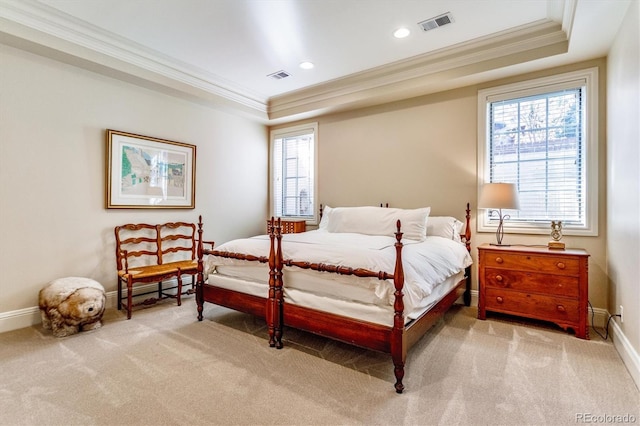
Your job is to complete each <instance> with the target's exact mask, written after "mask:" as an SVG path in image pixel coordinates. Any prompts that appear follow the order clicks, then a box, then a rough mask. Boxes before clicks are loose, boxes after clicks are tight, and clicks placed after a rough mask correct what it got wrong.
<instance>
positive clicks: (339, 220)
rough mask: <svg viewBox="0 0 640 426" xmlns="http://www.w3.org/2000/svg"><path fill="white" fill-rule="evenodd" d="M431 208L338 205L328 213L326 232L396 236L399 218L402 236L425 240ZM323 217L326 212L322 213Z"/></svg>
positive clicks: (409, 238)
mask: <svg viewBox="0 0 640 426" xmlns="http://www.w3.org/2000/svg"><path fill="white" fill-rule="evenodd" d="M430 211H431V208H430V207H423V208H420V209H396V208H384V207H370V206H364V207H336V208H333V209H331V212H330V215H329V216H328V219H329V220H328V223H327V231H329V232H336V233H339V232H354V233H358V234H366V235H389V236H393V235H394V233H395V232H396V230H397V227H396V222H397V221H398V220H400V222H401V231H402V233H403V238H406V239H408V240H415V241H424V240H425V239H426V235H427V219H428V218H429V212H430ZM322 217H323V219H324V212H323V215H322Z"/></svg>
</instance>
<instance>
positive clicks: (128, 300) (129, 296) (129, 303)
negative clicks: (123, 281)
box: [127, 275, 133, 319]
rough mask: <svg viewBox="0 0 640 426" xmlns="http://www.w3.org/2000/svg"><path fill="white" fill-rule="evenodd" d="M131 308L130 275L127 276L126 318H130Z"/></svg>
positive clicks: (131, 285)
mask: <svg viewBox="0 0 640 426" xmlns="http://www.w3.org/2000/svg"><path fill="white" fill-rule="evenodd" d="M132 310H133V283H132V282H131V275H129V276H127V319H131V311H132Z"/></svg>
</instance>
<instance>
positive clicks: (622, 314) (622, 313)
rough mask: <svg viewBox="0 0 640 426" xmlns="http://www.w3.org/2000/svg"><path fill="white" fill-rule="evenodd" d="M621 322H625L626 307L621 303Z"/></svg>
mask: <svg viewBox="0 0 640 426" xmlns="http://www.w3.org/2000/svg"><path fill="white" fill-rule="evenodd" d="M620 322H621V323H622V322H624V307H623V306H622V305H620Z"/></svg>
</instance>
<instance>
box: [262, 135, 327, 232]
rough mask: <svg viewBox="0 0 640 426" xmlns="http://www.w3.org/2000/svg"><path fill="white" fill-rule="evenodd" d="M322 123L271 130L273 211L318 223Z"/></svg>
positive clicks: (276, 215) (284, 215) (291, 217)
mask: <svg viewBox="0 0 640 426" xmlns="http://www.w3.org/2000/svg"><path fill="white" fill-rule="evenodd" d="M317 134H318V124H317V123H311V124H307V125H303V126H296V127H290V128H286V129H278V130H274V131H272V132H271V214H272V215H273V216H275V217H282V218H287V219H304V220H306V221H307V222H309V223H312V224H315V223H317V206H316V194H317V184H316V182H317V179H316V170H317V167H316V158H317V155H316V153H317V149H318V148H317Z"/></svg>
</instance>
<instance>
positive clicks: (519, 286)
mask: <svg viewBox="0 0 640 426" xmlns="http://www.w3.org/2000/svg"><path fill="white" fill-rule="evenodd" d="M484 285H485V286H486V287H487V288H491V287H494V288H506V289H511V290H517V291H523V292H527V293H528V292H533V293H544V294H549V295H556V296H566V297H578V296H579V293H580V279H579V278H578V277H575V276H566V275H556V274H541V273H536V272H527V271H515V270H510V269H494V268H486V269H485V271H484Z"/></svg>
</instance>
